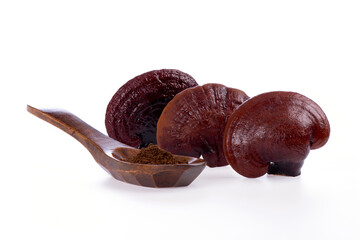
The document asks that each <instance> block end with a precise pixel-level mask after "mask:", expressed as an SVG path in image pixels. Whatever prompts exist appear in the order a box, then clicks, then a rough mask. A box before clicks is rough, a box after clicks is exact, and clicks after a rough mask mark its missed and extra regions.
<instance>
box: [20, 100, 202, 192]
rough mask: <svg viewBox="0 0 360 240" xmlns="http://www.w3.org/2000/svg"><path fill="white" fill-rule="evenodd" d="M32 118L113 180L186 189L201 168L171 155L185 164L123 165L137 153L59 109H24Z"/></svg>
mask: <svg viewBox="0 0 360 240" xmlns="http://www.w3.org/2000/svg"><path fill="white" fill-rule="evenodd" d="M27 111H28V112H30V113H31V114H33V115H35V116H36V117H38V118H40V119H42V120H44V121H46V122H48V123H50V124H52V125H54V126H55V127H58V128H60V129H61V130H63V131H64V132H66V133H68V134H69V135H71V136H72V137H74V138H75V139H76V140H78V141H79V142H80V143H81V144H83V145H84V146H85V148H86V149H87V150H88V151H89V152H90V153H91V155H92V156H93V157H94V159H95V161H96V162H97V163H98V164H99V165H100V166H101V167H102V168H103V169H104V170H105V171H106V172H108V173H109V174H110V175H111V176H113V177H114V178H115V179H117V180H120V181H123V182H126V183H131V184H135V185H140V186H144V187H153V188H161V187H181V186H188V185H189V184H190V183H192V182H193V181H194V180H195V178H197V177H198V176H199V174H200V173H201V172H202V170H203V169H204V168H205V161H204V160H203V159H201V158H194V157H186V156H179V155H174V157H175V159H185V160H186V161H187V164H158V165H157V164H139V163H131V162H127V161H126V159H129V158H131V157H133V156H135V155H137V154H138V153H139V151H140V150H139V149H137V148H133V147H130V146H128V145H125V144H123V143H121V142H118V141H116V140H114V139H112V138H110V137H108V136H106V135H104V134H103V133H101V132H99V131H98V130H96V129H95V128H93V127H91V126H90V125H88V124H87V123H85V122H84V121H82V120H81V119H80V118H78V117H76V116H75V115H74V114H72V113H70V112H68V111H65V110H60V109H37V108H34V107H32V106H29V105H28V106H27Z"/></svg>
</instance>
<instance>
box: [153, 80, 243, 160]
mask: <svg viewBox="0 0 360 240" xmlns="http://www.w3.org/2000/svg"><path fill="white" fill-rule="evenodd" d="M247 99H249V97H248V96H247V95H246V94H245V93H244V92H243V91H241V90H238V89H233V88H227V87H225V86H224V85H221V84H206V85H204V86H197V87H193V88H188V89H186V90H184V91H182V92H181V93H179V94H178V95H176V96H175V97H174V99H173V100H171V101H170V102H169V103H168V105H167V106H166V107H165V108H164V111H163V113H162V114H161V116H160V118H159V121H158V125H157V142H158V145H159V146H160V147H161V148H163V149H165V150H167V151H169V152H171V153H173V154H178V155H185V156H192V157H200V155H202V156H203V158H204V160H205V161H206V163H207V165H208V166H210V167H217V166H224V165H227V164H228V163H227V161H226V159H225V156H224V153H223V133H224V128H225V125H226V122H227V120H228V118H229V116H230V115H231V114H232V112H233V111H234V110H235V109H236V108H237V107H239V106H240V105H241V104H242V103H243V102H244V101H246V100H247Z"/></svg>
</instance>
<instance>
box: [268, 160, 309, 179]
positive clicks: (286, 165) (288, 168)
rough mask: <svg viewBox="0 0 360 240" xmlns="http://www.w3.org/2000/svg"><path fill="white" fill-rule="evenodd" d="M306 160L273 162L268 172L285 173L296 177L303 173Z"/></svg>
mask: <svg viewBox="0 0 360 240" xmlns="http://www.w3.org/2000/svg"><path fill="white" fill-rule="evenodd" d="M303 164H304V161H300V162H285V161H284V162H271V163H270V164H269V169H268V172H267V173H268V174H275V175H284V176H292V177H296V176H299V175H300V174H301V167H302V166H303Z"/></svg>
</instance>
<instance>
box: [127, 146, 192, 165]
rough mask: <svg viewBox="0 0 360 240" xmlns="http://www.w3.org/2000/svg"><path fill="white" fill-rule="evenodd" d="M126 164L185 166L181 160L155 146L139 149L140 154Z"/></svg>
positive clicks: (184, 160) (185, 162)
mask: <svg viewBox="0 0 360 240" xmlns="http://www.w3.org/2000/svg"><path fill="white" fill-rule="evenodd" d="M127 161H128V162H132V163H140V164H187V163H188V162H187V160H186V159H183V158H175V157H174V156H173V155H172V154H171V153H169V152H167V151H165V150H162V149H160V148H159V147H158V146H157V145H153V144H151V143H150V144H149V146H147V147H146V148H141V149H140V152H139V153H138V154H137V155H135V156H134V157H132V158H129V159H127Z"/></svg>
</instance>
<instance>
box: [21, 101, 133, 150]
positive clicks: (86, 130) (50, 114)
mask: <svg viewBox="0 0 360 240" xmlns="http://www.w3.org/2000/svg"><path fill="white" fill-rule="evenodd" d="M27 111H28V112H30V113H31V114H33V115H35V116H36V117H38V118H41V119H42V120H44V121H46V122H48V123H50V124H52V125H54V126H55V127H58V128H60V129H61V130H63V131H64V132H66V133H68V134H69V135H71V136H72V137H74V138H75V139H77V140H78V141H79V142H80V143H82V144H83V145H84V146H85V147H86V148H87V149H88V150H89V151H90V153H91V154H92V155H94V154H98V153H99V152H106V151H111V150H113V149H115V148H118V147H127V148H131V147H130V146H127V145H125V144H123V143H120V142H118V141H116V140H114V139H112V138H110V137H108V136H106V135H104V134H103V133H101V132H99V131H98V130H96V129H95V128H93V127H91V126H90V125H89V124H87V123H86V122H84V121H83V120H81V119H80V118H78V117H77V116H75V115H74V114H72V113H70V112H68V111H65V110H61V109H37V108H34V107H32V106H30V105H27Z"/></svg>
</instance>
